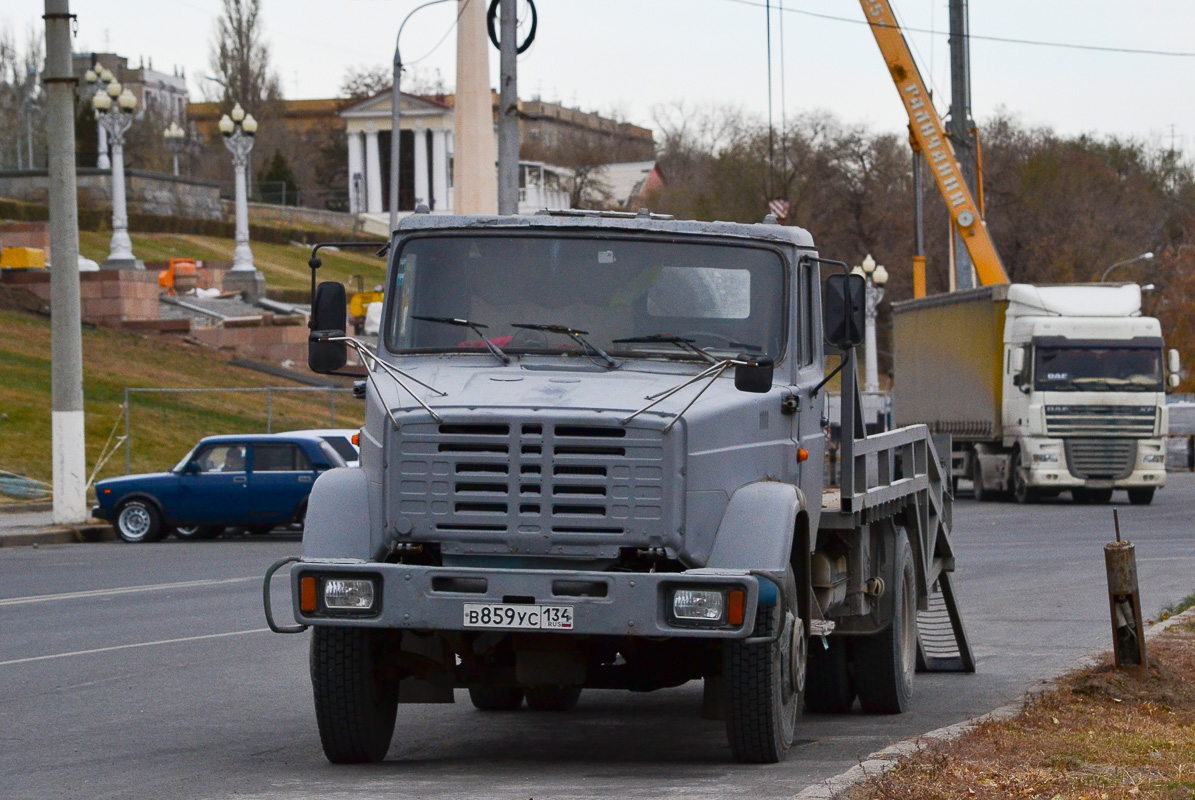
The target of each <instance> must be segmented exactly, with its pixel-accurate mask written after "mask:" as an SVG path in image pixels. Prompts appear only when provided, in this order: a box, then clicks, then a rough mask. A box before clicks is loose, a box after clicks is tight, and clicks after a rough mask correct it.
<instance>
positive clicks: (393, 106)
mask: <svg viewBox="0 0 1195 800" xmlns="http://www.w3.org/2000/svg"><path fill="white" fill-rule="evenodd" d="M446 2H448V0H431V2H428V3H424V4H423V5H421V6H415V7H414V8H412V9H411V13H409V14H407V15H406V17H404V18H403V21H402V23H401V24H399V26H398V34H397V35H396V36H395V37H394V78H393V82H392V83H391V85H390V230H391V231H393V230H394V229H395V228H397V227H398V161H399V156H400V155H401V154H402V148H401V142H400V141H399V140H400V139H401V138H402V88H401V84H402V55H401V54H400V53H399V50H398V45H399V42H401V41H402V29H403V28H405V27H406V26H407V20H409V19H410V18H411V17H413V16H415V12H416V11H420V10H422V9H424V8H427V7H428V6H434V5H439V4H440V3H446ZM349 177H350V179H351V178H352V176H349ZM357 207H358V208H360V205H358V206H357Z"/></svg>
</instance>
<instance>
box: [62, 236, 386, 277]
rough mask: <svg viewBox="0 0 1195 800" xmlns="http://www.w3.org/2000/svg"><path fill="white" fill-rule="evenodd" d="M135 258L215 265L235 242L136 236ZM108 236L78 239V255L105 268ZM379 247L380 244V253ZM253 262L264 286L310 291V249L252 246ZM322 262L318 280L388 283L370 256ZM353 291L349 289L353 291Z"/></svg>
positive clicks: (381, 265) (381, 264)
mask: <svg viewBox="0 0 1195 800" xmlns="http://www.w3.org/2000/svg"><path fill="white" fill-rule="evenodd" d="M131 236H132V239H133V252H134V253H136V255H137V257H138V258H140V259H142V260H144V261H165V260H168V259H171V258H199V259H210V260H213V261H231V260H232V251H233V248H234V247H235V242H233V241H232V240H230V239H218V238H216V237H214V236H191V235H187V234H178V233H134V234H131ZM108 242H109V235H108V234H106V233H89V232H86V231H83V232H80V234H79V250H80V252H81V253H82V254H83V255H84V256H86V257H87V258H90V259H92V260H94V261H97V262H101V261H103V260H104V259H105V258H107V257H108ZM380 246H381V245H380V244H379V247H380ZM250 247H252V249H253V261H254V263H255V264H256V265H257V268H258V269H260V270H261V271H262V273H263V274H264V275H265V276H266V285H267V286H268V287H270V288H276V289H301V288H304V287H307V286H310V285H311V271H310V270H309V269H308V268H307V259H308V258H309V257H310V255H311V248H309V247H306V246H304V247H296V246H295V245H291V244H262V243H260V242H250ZM320 259H321V260H322V261H323V262H324V265H323V267H321V268H320V273H319V277H320V280H328V281H343V282H344V283H349V284H350V286H353V284H352V283H350V281H351V280H352V276H353V275H362V276H364V278H365V288H366V289H367V290H369V289H372V288H373V287H374V286H376V285H378V284H381V283H383V282H384V281H385V277H386V263H385V261H384V260H383V259H380V258H376V257H374V256H373V254H372V253H371V252H370V251H368V250H360V251H356V252H352V251H347V250H345V251H341V252H338V253H337V252H331V253H330V252H327V251H320ZM351 290H352V289H350V291H351Z"/></svg>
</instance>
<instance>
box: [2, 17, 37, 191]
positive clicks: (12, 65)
mask: <svg viewBox="0 0 1195 800" xmlns="http://www.w3.org/2000/svg"><path fill="white" fill-rule="evenodd" d="M43 55H44V53H43V46H42V37H41V35H40V32H39V31H38V30H37V29H36V28H35V27H34V26H32V25H31V26H30V27H29V30H28V31H27V33H26V42H25V47H24V49H22V48H21V47H19V46H18V45H17V41H16V36H15V35H14V34H13V32H12V31H11V30H9V29H8V28H7V27H5V28H0V167H3V168H24V169H32V168H34V167H36V166H38V165H39V164H41V165H44V163H45V161H44V159H45V155H44V151H45V132H44V130H43V128H44V125H43V124H42V109H41V100H42V93H41V83H40V77H39V76H40V74H41V69H42V60H43Z"/></svg>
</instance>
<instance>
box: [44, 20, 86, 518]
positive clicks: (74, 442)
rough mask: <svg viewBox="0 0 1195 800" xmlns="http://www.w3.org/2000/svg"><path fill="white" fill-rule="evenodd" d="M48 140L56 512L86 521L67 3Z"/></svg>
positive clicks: (49, 23)
mask: <svg viewBox="0 0 1195 800" xmlns="http://www.w3.org/2000/svg"><path fill="white" fill-rule="evenodd" d="M45 11H46V13H45V20H46V68H45V74H44V76H43V78H42V83H44V84H45V88H46V140H47V142H46V143H47V146H48V150H49V163H48V167H49V175H50V248H51V258H52V262H51V264H50V353H51V354H50V371H51V394H52V401H51V417H52V425H51V432H52V445H51V456H52V460H53V470H54V478H53V486H54V510H53V520H54V522H55V523H57V524H60V525H69V524H75V523H80V522H84V521H86V520H87V463H86V457H85V452H84V434H83V329H82V326H81V322H80V316H81V315H80V310H79V212H78V192H77V187H76V184H75V86H76V84H77V82H78V81H77V79H76V78H75V76H74V72H73V71H72V69H71V23H72V22H73V21H74V15H72V14H71V13H70V2H69V0H46V2H45Z"/></svg>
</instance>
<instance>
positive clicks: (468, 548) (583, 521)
mask: <svg viewBox="0 0 1195 800" xmlns="http://www.w3.org/2000/svg"><path fill="white" fill-rule="evenodd" d="M678 438H679V437H676V436H674V437H672V439H678ZM665 445H666V441H665V439H664V437H663V435H662V434H661V433H660V432H659V431H658V430H650V429H644V428H629V427H623V426H621V425H617V424H606V425H594V424H582V423H572V422H552V421H538V420H537V421H534V422H533V421H522V420H511V421H509V422H497V423H496V422H490V421H487V422H484V423H473V422H466V421H460V422H457V421H447V420H446V421H445V422H443V423H440V424H436V423H434V422H419V423H411V424H407V425H404V426H403V427H402V431H401V440H400V444H399V448H400V453H401V458H400V464H399V470H398V472H399V481H398V486H396V487H394V488H395V489H397V493H396V499H397V502H398V508H397V509H396V510H397V512H398V514H399V515H400V516H402V517H406V518H407V519H409V520H411V521H412V522H413V523H414V528H415V530H414V531H413V536H414V537H415V538H420V537H423V538H424V539H432V540H435V541H440V542H442V551H443V552H456V553H492V554H497V553H502V554H512V553H519V554H566V555H568V554H573V555H576V554H578V553H584V554H587V555H593V556H597V555H603V556H604V555H609V554H611V553H616V552H617V547H618V546H625V545H640V546H642V545H647V544H652V545H655V546H663V545H665V544H666V539H668V536H669V532H670V531H674V530H676V528H677V527H678V520H679V519H680V516H679V510H678V502H679V501H677V500H676V496H677V494H678V493H676V492H673V491H671V489H670V480H671V478H670V474H669V471H668V469H667V463H668V462H669V461H670V459H668V458H667V457H666V450H667V447H666V446H665ZM672 463H675V461H673V462H672ZM392 503H393V500H392ZM392 508H393V505H392ZM602 545H605V546H604V547H603V546H602Z"/></svg>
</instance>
